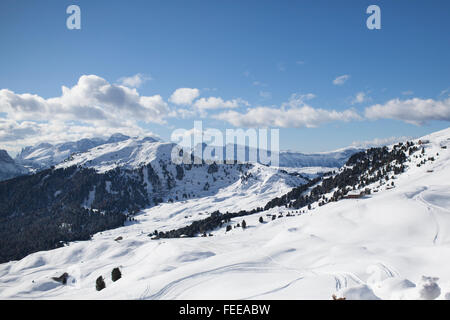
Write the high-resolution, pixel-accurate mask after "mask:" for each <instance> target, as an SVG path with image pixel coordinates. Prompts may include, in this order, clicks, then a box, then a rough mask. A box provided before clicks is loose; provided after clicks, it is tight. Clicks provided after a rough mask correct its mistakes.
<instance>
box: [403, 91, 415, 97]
mask: <svg viewBox="0 0 450 320" xmlns="http://www.w3.org/2000/svg"><path fill="white" fill-rule="evenodd" d="M413 94H414V91H411V90H407V91H403V92H402V95H404V96H410V95H413Z"/></svg>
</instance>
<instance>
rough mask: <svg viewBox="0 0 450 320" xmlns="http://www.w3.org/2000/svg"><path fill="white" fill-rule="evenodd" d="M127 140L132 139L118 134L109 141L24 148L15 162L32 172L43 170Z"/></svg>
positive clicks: (82, 140)
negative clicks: (92, 149)
mask: <svg viewBox="0 0 450 320" xmlns="http://www.w3.org/2000/svg"><path fill="white" fill-rule="evenodd" d="M127 139H130V137H128V136H125V135H122V134H120V133H116V134H113V135H112V136H111V137H109V138H108V139H101V138H92V139H81V140H78V141H73V142H63V143H58V144H55V145H53V144H50V143H40V144H38V145H37V146H28V147H25V148H23V149H22V151H21V152H20V153H19V154H18V155H17V157H16V159H15V160H16V162H17V163H19V164H21V165H23V166H26V167H28V168H30V169H31V170H34V171H36V170H42V169H45V168H49V167H51V166H53V165H56V164H58V163H60V162H62V161H64V160H66V159H67V158H69V157H70V156H71V155H72V154H76V153H81V152H85V151H88V150H89V149H91V148H94V147H97V146H100V145H103V144H109V143H117V142H119V141H124V140H127Z"/></svg>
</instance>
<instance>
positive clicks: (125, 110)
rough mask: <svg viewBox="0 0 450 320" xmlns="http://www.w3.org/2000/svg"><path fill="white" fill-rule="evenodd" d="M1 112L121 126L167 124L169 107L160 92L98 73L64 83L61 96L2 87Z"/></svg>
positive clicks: (11, 115)
mask: <svg viewBox="0 0 450 320" xmlns="http://www.w3.org/2000/svg"><path fill="white" fill-rule="evenodd" d="M0 112H5V113H7V117H8V118H10V119H14V120H33V121H48V120H62V121H70V120H73V121H84V122H87V123H99V122H101V123H103V124H106V123H109V125H118V124H120V123H121V122H123V119H128V120H134V121H143V122H147V123H149V122H153V123H164V122H165V121H164V118H165V117H166V116H167V114H168V112H169V109H168V105H167V103H166V102H165V101H164V100H163V99H162V97H161V96H160V95H154V96H140V95H139V93H138V92H137V91H136V89H131V88H128V87H125V86H121V85H115V84H110V83H108V82H107V81H106V80H105V79H103V78H100V77H98V76H96V75H85V76H81V77H80V79H79V80H78V83H77V84H76V85H74V86H73V87H72V88H68V87H65V86H63V87H62V95H61V96H59V97H54V98H50V99H44V98H42V97H40V96H38V95H32V94H28V93H25V94H16V93H14V92H12V91H10V90H7V89H3V90H0Z"/></svg>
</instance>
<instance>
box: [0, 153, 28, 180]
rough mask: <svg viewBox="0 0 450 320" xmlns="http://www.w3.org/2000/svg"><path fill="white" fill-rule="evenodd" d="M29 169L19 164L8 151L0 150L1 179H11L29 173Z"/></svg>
mask: <svg viewBox="0 0 450 320" xmlns="http://www.w3.org/2000/svg"><path fill="white" fill-rule="evenodd" d="M27 173H28V170H27V169H26V168H25V167H23V166H21V165H19V164H17V163H16V162H15V161H14V160H13V159H12V158H11V157H10V156H9V154H8V153H7V152H6V150H0V181H2V180H6V179H11V178H14V177H17V176H20V175H23V174H27Z"/></svg>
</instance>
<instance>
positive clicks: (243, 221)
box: [242, 220, 247, 229]
mask: <svg viewBox="0 0 450 320" xmlns="http://www.w3.org/2000/svg"><path fill="white" fill-rule="evenodd" d="M245 228H247V222H245V220H242V229H245Z"/></svg>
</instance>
